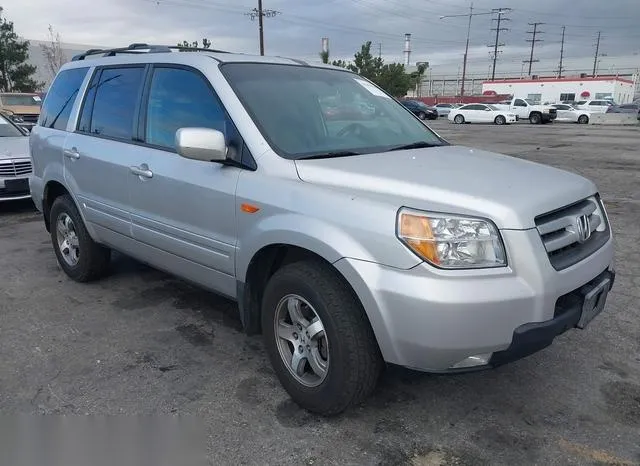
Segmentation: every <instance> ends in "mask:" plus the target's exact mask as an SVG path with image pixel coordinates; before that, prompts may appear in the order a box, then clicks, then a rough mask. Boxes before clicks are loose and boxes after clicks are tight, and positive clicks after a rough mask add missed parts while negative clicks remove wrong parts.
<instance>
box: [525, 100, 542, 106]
mask: <svg viewBox="0 0 640 466" xmlns="http://www.w3.org/2000/svg"><path fill="white" fill-rule="evenodd" d="M524 101H525V102H526V103H528V104H529V105H540V102H537V101H535V100H532V99H524Z"/></svg>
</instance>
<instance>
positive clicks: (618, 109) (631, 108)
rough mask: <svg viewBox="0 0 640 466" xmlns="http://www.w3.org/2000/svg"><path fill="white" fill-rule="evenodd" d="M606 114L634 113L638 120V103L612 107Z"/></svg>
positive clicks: (639, 109) (639, 108)
mask: <svg viewBox="0 0 640 466" xmlns="http://www.w3.org/2000/svg"><path fill="white" fill-rule="evenodd" d="M607 113H635V114H636V115H638V120H640V103H633V104H623V105H612V106H611V107H609V109H608V110H607Z"/></svg>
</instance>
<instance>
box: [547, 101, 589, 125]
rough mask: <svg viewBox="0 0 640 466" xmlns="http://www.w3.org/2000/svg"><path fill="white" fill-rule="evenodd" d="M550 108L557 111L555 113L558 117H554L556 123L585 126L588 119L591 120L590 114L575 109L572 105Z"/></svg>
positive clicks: (559, 105) (557, 105)
mask: <svg viewBox="0 0 640 466" xmlns="http://www.w3.org/2000/svg"><path fill="white" fill-rule="evenodd" d="M551 106H552V107H553V108H555V109H556V110H557V112H556V113H557V114H558V116H557V117H556V121H564V122H570V123H580V124H582V125H586V124H587V123H589V119H590V118H591V113H590V112H589V111H588V110H581V109H579V108H575V107H574V106H572V105H568V104H553V105H551Z"/></svg>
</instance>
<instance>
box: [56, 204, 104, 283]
mask: <svg viewBox="0 0 640 466" xmlns="http://www.w3.org/2000/svg"><path fill="white" fill-rule="evenodd" d="M50 218H51V228H50V230H51V242H52V243H53V249H54V251H55V253H56V257H57V258H58V263H59V264H60V267H62V270H64V272H65V273H66V274H67V275H68V276H69V277H70V278H72V279H73V280H75V281H77V282H89V281H92V280H95V279H97V278H100V277H101V276H103V275H104V274H105V273H106V272H107V270H108V268H109V262H110V259H111V251H110V250H109V249H107V248H105V247H104V246H101V245H99V244H97V243H96V242H94V241H93V239H92V238H91V236H90V235H89V232H88V231H87V229H86V227H85V226H84V222H83V221H82V217H81V216H80V212H78V208H77V207H76V205H75V203H74V202H73V199H72V198H71V196H69V195H63V196H60V197H58V198H56V200H55V201H53V205H52V206H51V213H50Z"/></svg>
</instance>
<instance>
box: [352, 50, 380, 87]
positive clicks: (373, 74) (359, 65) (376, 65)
mask: <svg viewBox="0 0 640 466" xmlns="http://www.w3.org/2000/svg"><path fill="white" fill-rule="evenodd" d="M382 65H383V61H382V58H380V57H374V56H373V55H371V41H367V42H365V43H364V44H362V47H361V48H360V51H359V52H356V54H355V55H354V60H353V63H350V64H349V65H347V68H348V69H350V70H351V71H353V72H355V73H358V74H359V75H360V76H364V77H365V78H367V79H370V80H372V81H374V82H375V79H376V78H377V77H378V76H379V75H380V72H381V70H382Z"/></svg>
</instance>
